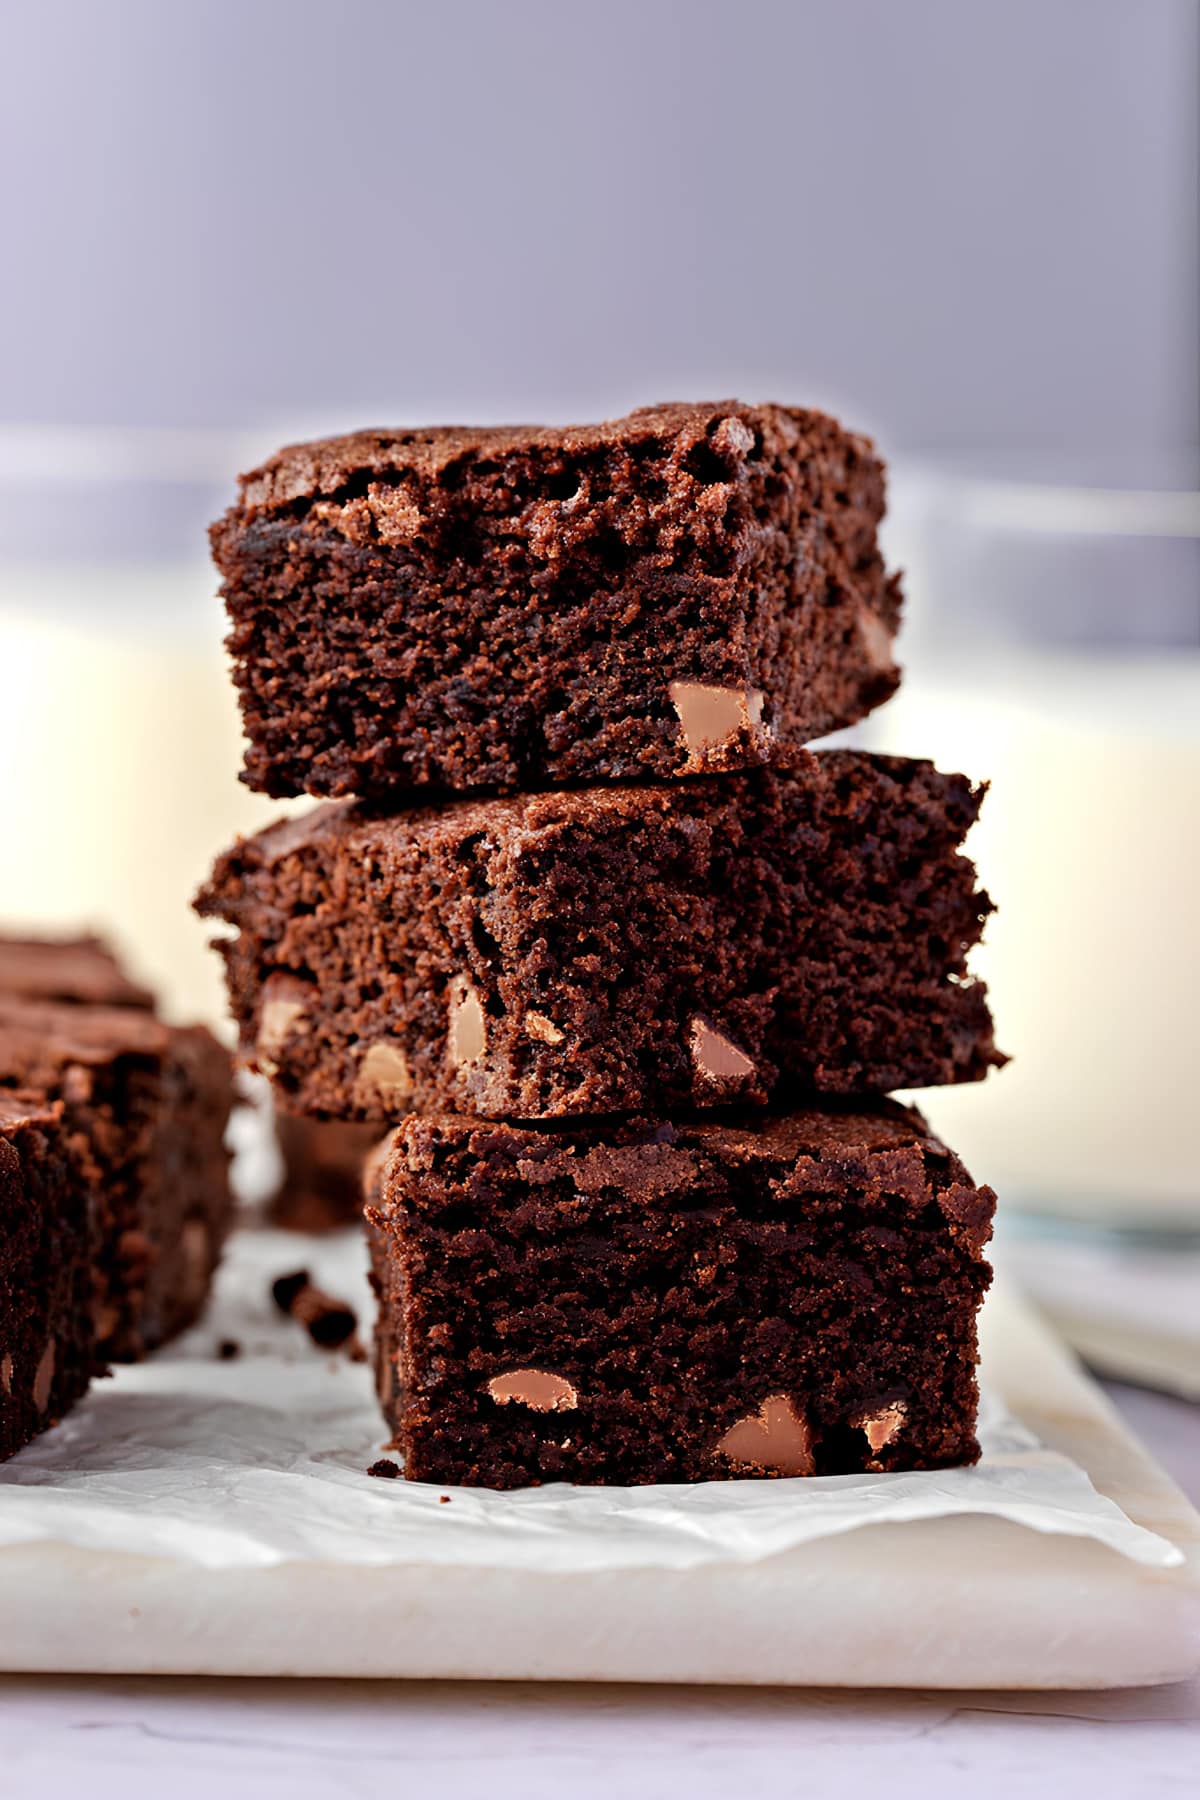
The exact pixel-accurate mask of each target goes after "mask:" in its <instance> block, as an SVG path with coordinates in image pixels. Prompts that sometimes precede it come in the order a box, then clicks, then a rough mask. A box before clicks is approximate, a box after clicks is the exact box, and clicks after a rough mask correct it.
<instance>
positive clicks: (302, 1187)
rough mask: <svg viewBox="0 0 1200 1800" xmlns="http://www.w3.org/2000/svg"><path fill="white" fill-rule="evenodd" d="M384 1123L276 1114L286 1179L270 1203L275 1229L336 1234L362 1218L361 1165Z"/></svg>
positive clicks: (270, 1213)
mask: <svg viewBox="0 0 1200 1800" xmlns="http://www.w3.org/2000/svg"><path fill="white" fill-rule="evenodd" d="M383 1129H384V1127H383V1126H382V1125H370V1124H368V1125H362V1124H358V1123H357V1122H355V1121H353V1120H342V1119H307V1118H297V1117H295V1116H293V1115H292V1114H290V1113H277V1114H276V1115H275V1130H276V1133H277V1135H278V1138H279V1148H280V1150H281V1151H282V1153H283V1180H282V1182H281V1184H280V1187H279V1191H278V1193H277V1194H276V1195H275V1196H274V1198H273V1200H272V1201H271V1205H270V1209H269V1213H268V1217H269V1218H270V1221H271V1223H272V1225H278V1226H280V1227H281V1228H283V1229H284V1230H288V1231H315V1232H322V1231H335V1230H337V1229H338V1228H339V1227H340V1226H343V1225H357V1224H358V1223H359V1221H360V1219H361V1217H362V1204H363V1202H362V1166H363V1159H364V1158H365V1157H366V1155H367V1152H368V1151H369V1150H370V1149H371V1148H372V1147H373V1145H375V1144H376V1143H378V1141H379V1138H380V1136H381V1135H382V1133H383Z"/></svg>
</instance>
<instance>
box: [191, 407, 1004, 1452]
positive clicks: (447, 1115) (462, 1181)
mask: <svg viewBox="0 0 1200 1800" xmlns="http://www.w3.org/2000/svg"><path fill="white" fill-rule="evenodd" d="M882 512H883V471H882V467H881V465H880V462H879V461H878V459H877V457H876V456H875V454H874V452H873V449H872V447H871V445H870V444H869V443H868V442H866V441H865V440H864V439H862V438H860V437H856V436H853V435H851V434H850V433H848V432H846V431H844V430H843V429H842V428H841V427H840V426H839V425H837V424H836V423H835V422H834V421H833V420H831V419H828V418H825V417H823V416H822V415H820V414H817V413H813V412H806V411H800V410H796V409H792V408H785V407H778V406H757V407H752V406H744V405H741V404H738V403H736V402H730V403H726V404H720V405H677V406H664V407H657V408H650V409H646V410H644V411H641V412H637V413H634V414H632V415H631V416H630V417H628V418H625V419H621V420H618V421H615V422H613V423H609V424H606V425H601V426H595V427H584V428H565V429H514V430H455V429H449V430H430V431H418V432H382V431H381V432H363V433H359V434H357V435H354V436H350V437H345V438H339V439H335V440H331V441H327V442H321V443H314V444H308V445H303V446H300V447H297V448H292V449H289V450H285V451H284V452H282V453H281V454H280V455H279V456H278V457H276V458H275V459H274V460H273V461H271V462H269V463H268V464H266V465H265V466H264V467H263V468H261V469H259V470H257V471H256V472H255V473H253V474H251V475H249V476H247V477H245V478H244V480H243V482H242V487H241V495H240V499H239V501H238V503H237V504H236V505H235V506H234V507H233V508H232V509H231V511H230V512H229V513H228V514H227V515H226V516H225V518H224V519H222V520H221V521H220V522H219V523H218V525H217V526H216V527H215V528H214V532H213V541H214V547H215V553H216V558H217V562H218V564H219V566H220V569H221V571H222V574H223V577H224V589H223V591H224V594H225V597H226V601H227V604H228V607H229V612H230V616H231V619H232V635H231V637H230V640H229V643H230V648H231V651H232V655H233V661H234V673H235V680H236V683H237V685H238V688H239V690H240V695H241V702H242V712H243V720H244V725H245V730H246V735H247V738H248V740H249V750H248V755H247V765H246V773H245V779H246V780H247V781H248V782H249V784H250V785H251V786H253V787H256V788H259V789H261V790H263V791H266V792H267V793H271V794H275V795H294V794H299V793H301V792H308V793H310V794H315V795H323V796H332V797H333V799H332V803H330V804H326V805H323V806H320V807H318V808H316V809H315V810H314V811H312V812H310V813H309V814H307V815H306V816H303V817H299V818H293V819H291V820H289V821H288V822H286V823H283V824H280V825H277V826H275V827H273V828H271V829H269V830H267V831H265V832H263V833H261V834H260V835H259V836H257V837H255V838H252V839H250V840H248V841H243V842H240V843H239V844H238V845H237V846H236V847H235V848H234V849H233V850H232V851H230V852H229V853H228V854H227V855H226V856H224V857H223V858H222V859H221V860H220V861H219V862H218V864H217V867H216V869H215V870H214V873H213V875H212V878H211V880H210V883H209V885H208V886H207V888H206V889H205V891H204V892H203V894H202V895H201V897H200V900H199V902H198V904H199V908H200V910H201V912H203V913H204V914H206V915H209V916H212V917H215V918H218V919H221V920H223V921H225V922H226V923H227V925H229V926H231V927H232V928H233V931H232V934H231V935H230V936H229V937H228V938H227V939H226V940H225V941H223V942H222V944H221V948H222V951H223V953H224V955H225V958H226V963H227V973H228V981H229V992H230V998H231V1003H232V1007H233V1011H234V1013H235V1015H236V1018H237V1021H238V1024H239V1028H240V1033H241V1042H242V1047H243V1051H244V1053H245V1054H246V1056H247V1057H248V1059H249V1060H250V1061H251V1062H252V1063H254V1064H255V1065H256V1066H257V1067H258V1068H259V1069H261V1070H264V1071H265V1072H266V1073H267V1074H268V1075H270V1077H271V1079H272V1082H273V1084H274V1088H275V1092H276V1096H277V1099H278V1101H279V1103H280V1105H281V1106H282V1107H283V1108H284V1110H285V1111H286V1110H291V1111H293V1112H295V1113H298V1114H302V1115H307V1116H309V1117H313V1118H320V1119H330V1120H340V1121H343V1122H349V1121H358V1122H369V1123H373V1124H374V1125H375V1126H376V1127H377V1128H379V1129H380V1130H381V1131H382V1130H384V1129H386V1127H387V1126H388V1125H396V1126H398V1129H396V1130H395V1131H393V1133H392V1134H391V1136H390V1137H388V1138H387V1139H386V1141H385V1143H384V1145H383V1146H381V1149H380V1151H379V1153H378V1154H375V1155H373V1156H372V1157H371V1158H370V1159H369V1162H370V1165H371V1166H370V1173H369V1180H370V1183H371V1199H372V1203H371V1205H370V1206H369V1208H368V1215H367V1216H368V1221H369V1224H368V1230H369V1234H370V1237H371V1244H372V1253H373V1259H374V1267H375V1276H376V1284H377V1289H378V1293H379V1299H380V1308H379V1321H378V1328H377V1366H378V1372H379V1384H380V1395H381V1399H382V1403H383V1407H384V1411H385V1413H386V1415H387V1419H388V1422H389V1425H390V1426H391V1428H392V1430H393V1432H394V1434H395V1443H396V1446H397V1447H398V1448H399V1449H400V1450H401V1451H402V1452H403V1456H404V1472H405V1474H406V1475H407V1476H409V1477H410V1478H415V1479H427V1480H436V1481H438V1482H443V1483H448V1482H467V1483H470V1482H474V1483H483V1484H487V1485H490V1486H496V1487H511V1486H517V1485H521V1484H525V1483H531V1482H540V1481H547V1480H567V1481H575V1482H619V1483H640V1482H651V1481H694V1480H701V1479H709V1478H717V1477H725V1476H747V1475H750V1476H755V1475H763V1474H773V1475H799V1474H812V1473H828V1472H840V1471H848V1470H855V1469H874V1470H894V1469H909V1468H923V1467H932V1466H937V1465H941V1464H947V1463H954V1462H962V1461H967V1460H969V1459H971V1458H972V1457H973V1456H975V1455H976V1454H977V1444H976V1439H975V1411H976V1398H977V1396H976V1385H975V1372H974V1371H975V1361H976V1339H975V1318H976V1312H977V1309H978V1305H979V1302H980V1300H981V1297H982V1294H983V1292H984V1289H985V1287H986V1285H987V1281H988V1269H987V1265H986V1263H985V1261H984V1260H983V1249H984V1245H985V1243H986V1241H987V1238H988V1236H989V1235H990V1229H991V1217H992V1209H993V1204H994V1196H993V1195H992V1193H991V1192H990V1190H989V1189H987V1188H980V1187H976V1186H975V1185H974V1184H973V1182H972V1181H971V1179H970V1177H969V1176H968V1175H967V1173H966V1171H965V1170H964V1168H963V1167H962V1165H961V1163H960V1162H959V1161H958V1159H957V1158H956V1157H955V1156H954V1155H953V1153H952V1152H951V1151H949V1150H947V1149H946V1147H945V1146H944V1145H943V1144H941V1143H939V1142H938V1141H937V1140H936V1139H935V1138H934V1137H932V1136H931V1134H930V1132H929V1130H928V1128H927V1127H926V1125H925V1123H924V1121H923V1120H922V1119H921V1117H920V1115H919V1114H918V1113H916V1112H914V1111H912V1110H910V1109H907V1108H905V1107H903V1106H900V1105H898V1104H896V1103H895V1102H893V1101H891V1100H889V1099H887V1098H885V1097H883V1096H885V1095H886V1094H887V1092H888V1091H889V1090H891V1089H894V1088H909V1087H918V1086H926V1085H930V1084H937V1083H945V1082H957V1081H972V1080H976V1079H978V1078H980V1077H981V1076H983V1075H984V1074H986V1072H987V1071H988V1069H989V1068H990V1067H992V1066H993V1065H995V1064H996V1063H998V1062H999V1061H1000V1060H1001V1058H1000V1057H999V1056H998V1055H997V1052H996V1050H995V1048H994V1045H993V1040H992V1030H991V1021H990V1018H989V1014H988V1010H987V1006H986V1002H985V996H984V991H983V989H982V987H981V985H980V984H979V983H978V982H976V981H974V980H973V979H972V978H971V977H970V976H969V975H968V973H967V971H966V967H965V959H966V955H967V952H968V951H969V949H970V948H971V946H972V945H973V944H974V943H975V942H976V941H977V940H978V938H979V936H980V933H981V929H982V925H983V921H984V919H985V917H986V916H987V914H988V912H989V911H990V903H989V901H988V900H987V898H986V896H985V895H983V894H982V893H981V892H980V891H979V889H978V887H977V884H976V878H975V871H974V868H973V866H972V864H971V863H970V862H969V861H967V860H966V858H965V857H964V856H963V855H962V854H961V852H960V845H961V843H962V840H963V837H964V836H965V834H966V832H967V830H968V829H969V827H970V825H971V823H972V821H973V820H974V818H975V815H976V812H977V810H978V807H979V802H980V797H981V796H980V791H979V790H978V789H976V788H973V787H972V786H971V784H970V783H969V782H968V781H967V780H966V779H965V778H964V777H962V776H959V775H943V774H940V773H938V771H937V770H935V769H934V768H933V767H932V766H931V765H930V764H929V763H926V762H914V761H907V760H905V759H902V758H898V757H892V756H877V755H870V754H867V753H865V752H862V751H856V750H849V749H833V750H823V751H817V752H812V751H809V750H807V749H805V748H804V747H803V746H804V745H805V744H806V743H807V742H809V741H810V740H812V739H815V738H819V737H821V736H822V735H824V734H826V733H829V732H831V731H833V730H835V729H837V728H839V727H842V726H846V725H849V724H851V723H853V722H854V721H855V720H857V719H860V718H862V717H863V716H864V715H865V714H866V713H867V712H868V711H869V710H870V709H871V708H872V707H873V706H875V705H877V704H878V703H879V702H880V701H882V700H885V699H886V698H887V697H888V696H889V695H890V694H891V693H892V692H893V691H894V689H895V687H896V685H897V682H898V680H899V673H898V670H897V669H896V667H895V665H894V663H893V660H892V654H891V645H892V639H893V635H894V633H895V630H896V626H897V623H898V615H899V606H900V598H899V591H898V586H897V583H896V581H895V579H894V578H889V577H888V576H887V574H886V573H885V570H884V568H883V565H882V562H881V559H880V556H879V551H878V545H877V535H876V534H877V527H878V524H879V520H880V518H881V516H882ZM343 796H355V797H354V798H343Z"/></svg>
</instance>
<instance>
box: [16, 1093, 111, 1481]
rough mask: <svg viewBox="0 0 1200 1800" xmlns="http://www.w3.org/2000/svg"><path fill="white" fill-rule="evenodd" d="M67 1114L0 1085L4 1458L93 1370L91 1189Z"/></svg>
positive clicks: (50, 1418)
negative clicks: (67, 1125) (69, 1130)
mask: <svg viewBox="0 0 1200 1800" xmlns="http://www.w3.org/2000/svg"><path fill="white" fill-rule="evenodd" d="M62 1112H63V1109H62V1106H61V1105H57V1104H56V1105H48V1104H47V1103H46V1101H45V1100H44V1099H43V1098H42V1097H41V1096H40V1095H38V1094H36V1093H21V1092H18V1091H11V1092H10V1091H7V1090H0V1461H3V1460H4V1459H5V1458H6V1457H9V1456H11V1455H12V1454H13V1452H14V1451H15V1450H19V1449H20V1448H21V1446H22V1444H27V1443H28V1442H29V1441H30V1439H31V1438H34V1437H36V1436H37V1434H38V1433H39V1432H40V1431H45V1430H46V1429H47V1427H48V1426H51V1425H54V1424H56V1423H57V1422H58V1420H59V1419H61V1418H62V1416H63V1414H64V1413H65V1412H67V1411H68V1410H69V1408H70V1407H72V1406H73V1405H74V1404H75V1402H76V1400H78V1399H79V1398H80V1397H81V1396H82V1395H83V1394H84V1393H85V1392H86V1390H87V1385H88V1380H89V1378H90V1376H91V1373H92V1365H93V1357H92V1268H93V1253H94V1249H95V1242H94V1235H93V1234H94V1218H93V1211H92V1201H91V1191H90V1187H89V1184H88V1181H87V1179H86V1176H85V1174H84V1172H83V1170H82V1169H81V1168H80V1166H79V1164H78V1161H77V1159H76V1157H75V1156H74V1154H73V1152H72V1149H71V1145H70V1141H69V1135H68V1133H67V1131H66V1129H65V1128H64V1125H63V1121H62Z"/></svg>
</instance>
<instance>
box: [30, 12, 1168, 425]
mask: <svg viewBox="0 0 1200 1800" xmlns="http://www.w3.org/2000/svg"><path fill="white" fill-rule="evenodd" d="M1198 18H1200V12H1198V9H1197V8H1196V6H1195V4H1194V0H1004V4H1003V5H1000V4H967V3H964V0H737V3H734V4H729V3H728V0H595V3H594V4H583V3H582V0H423V3H421V4H412V3H407V0H395V3H393V4H388V3H386V0H191V3H190V4H188V3H184V0H103V3H102V4H101V3H99V0H38V4H37V5H33V6H30V5H24V4H16V3H10V4H8V5H6V7H5V17H4V29H3V68H2V70H0V84H2V87H0V168H2V169H3V177H2V179H3V183H4V188H5V191H6V200H5V207H4V212H5V219H4V224H3V232H2V237H0V256H2V258H3V261H4V264H5V269H4V279H3V280H2V281H0V422H5V423H29V422H39V421H40V422H43V423H59V424H79V423H85V424H87V423H90V424H146V425H149V424H153V425H164V424H167V425H220V426H226V425H233V426H240V425H252V426H260V425H261V426H266V425H271V426H273V425H274V424H275V423H276V422H279V423H280V424H281V425H284V424H286V425H289V426H291V425H295V426H296V427H297V428H302V427H306V426H308V425H310V424H318V423H324V422H326V421H339V422H342V421H344V422H346V423H353V422H360V421H366V420H374V421H381V422H382V421H387V420H390V419H404V418H407V419H419V418H424V417H427V416H431V417H449V416H464V415H465V416H468V417H472V416H473V417H496V416H504V415H518V416H530V415H545V416H551V417H569V416H571V415H576V416H579V415H587V414H592V413H595V412H597V411H611V410H615V409H618V408H620V407H622V406H624V405H625V404H627V403H634V402H638V401H642V400H646V399H652V398H658V397H663V396H668V395H674V394H699V393H705V394H717V393H723V392H733V391H737V392H741V393H744V394H746V395H747V396H748V397H759V396H766V395H778V396H780V397H794V398H804V399H810V398H811V399H814V400H817V401H819V402H824V403H826V404H829V405H831V406H833V407H835V408H836V409H838V410H840V411H842V412H843V413H844V414H845V415H846V416H848V417H849V418H851V419H853V420H854V421H856V422H860V423H862V424H863V425H865V426H867V427H872V428H874V429H876V430H877V431H879V432H880V433H881V435H882V436H883V438H884V440H885V441H886V442H887V444H888V446H889V447H890V448H892V449H903V448H912V447H944V446H955V445H962V444H967V443H970V444H980V443H983V444H995V445H1030V444H1034V445H1065V446H1067V447H1078V448H1084V449H1092V448H1095V447H1096V446H1097V445H1099V446H1105V447H1115V448H1116V449H1117V450H1121V451H1123V450H1124V449H1126V448H1129V449H1131V450H1132V451H1134V452H1139V451H1143V450H1147V449H1162V448H1164V447H1166V448H1170V447H1172V446H1175V445H1179V444H1182V443H1185V442H1188V441H1190V440H1191V439H1193V438H1194V436H1195V432H1196V412H1197V405H1196V395H1197V332H1196V286H1197V231H1196V185H1197V184H1196V162H1195V152H1196V107H1197V102H1196V92H1197V80H1196V76H1197V36H1198V31H1197V21H1198Z"/></svg>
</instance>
